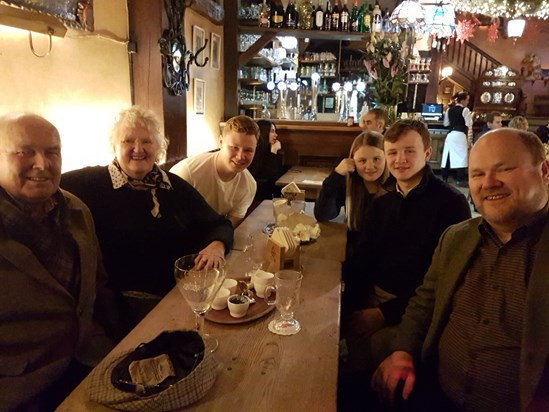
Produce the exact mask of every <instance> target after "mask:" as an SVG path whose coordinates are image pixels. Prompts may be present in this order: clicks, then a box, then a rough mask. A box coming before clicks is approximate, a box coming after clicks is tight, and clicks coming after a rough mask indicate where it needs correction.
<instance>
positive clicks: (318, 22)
mask: <svg viewBox="0 0 549 412" xmlns="http://www.w3.org/2000/svg"><path fill="white" fill-rule="evenodd" d="M321 1H322V0H318V6H317V8H316V10H315V13H314V19H313V21H314V28H315V30H324V10H322V6H321V5H320V2H321Z"/></svg>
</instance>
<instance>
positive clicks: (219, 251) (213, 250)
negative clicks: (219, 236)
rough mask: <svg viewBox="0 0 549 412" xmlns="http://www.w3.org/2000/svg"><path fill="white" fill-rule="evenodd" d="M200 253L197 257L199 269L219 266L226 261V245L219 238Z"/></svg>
mask: <svg viewBox="0 0 549 412" xmlns="http://www.w3.org/2000/svg"><path fill="white" fill-rule="evenodd" d="M198 254H199V256H198V258H197V259H196V265H197V267H198V269H212V268H219V267H221V266H223V263H224V262H225V257H224V256H225V245H224V244H223V242H221V241H219V240H214V241H213V242H212V243H210V244H209V245H208V246H206V247H205V248H204V249H202V250H201V251H200V252H198Z"/></svg>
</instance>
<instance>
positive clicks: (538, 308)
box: [393, 218, 549, 411]
mask: <svg viewBox="0 0 549 412" xmlns="http://www.w3.org/2000/svg"><path fill="white" fill-rule="evenodd" d="M480 220H481V218H475V219H470V220H467V221H465V222H462V223H458V224H456V225H454V226H451V227H449V228H448V229H447V230H446V232H445V233H444V234H443V235H442V237H441V238H440V242H439V245H438V247H437V249H436V250H435V253H434V255H433V261H432V264H431V267H430V268H429V271H428V272H427V274H426V276H425V280H424V283H423V285H421V286H420V287H419V288H418V289H417V291H416V295H415V296H414V297H413V298H412V299H411V300H410V302H409V305H408V307H407V309H406V313H405V314H404V317H403V319H402V323H401V325H400V327H399V329H398V332H397V336H396V338H395V341H394V344H393V349H394V350H403V351H406V352H408V353H410V354H411V355H412V356H413V357H414V359H415V360H416V365H417V364H418V361H419V362H422V363H423V364H427V365H433V364H434V363H436V359H437V351H438V343H439V339H440V336H441V333H442V332H443V330H444V327H445V326H446V324H447V320H448V318H449V315H450V311H451V306H452V299H453V295H454V293H455V292H456V290H457V288H458V286H459V285H460V283H461V280H462V278H463V276H465V274H466V272H467V268H468V267H469V265H470V261H471V259H472V257H473V254H474V252H475V250H476V249H477V246H478V245H479V243H480V233H479V231H478V225H479V223H480ZM539 242H540V243H539V249H538V251H537V254H536V258H535V261H534V264H533V267H532V273H531V275H530V279H529V282H528V292H527V298H526V307H525V311H526V312H525V316H524V330H523V334H522V345H521V356H520V405H521V411H538V410H539V411H541V410H548V409H545V408H547V407H548V406H549V402H548V394H549V362H548V361H547V359H548V354H549V222H548V223H547V224H546V225H545V227H544V229H543V232H542V235H541V237H540V240H539ZM433 362H434V363H433Z"/></svg>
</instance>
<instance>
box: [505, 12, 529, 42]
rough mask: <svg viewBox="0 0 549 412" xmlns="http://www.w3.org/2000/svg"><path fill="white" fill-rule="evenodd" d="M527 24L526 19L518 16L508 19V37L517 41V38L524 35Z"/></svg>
mask: <svg viewBox="0 0 549 412" xmlns="http://www.w3.org/2000/svg"><path fill="white" fill-rule="evenodd" d="M525 26H526V20H525V19H521V18H516V19H509V20H507V37H509V38H510V39H514V40H515V41H517V39H518V38H519V37H521V36H522V33H523V32H524V27H525Z"/></svg>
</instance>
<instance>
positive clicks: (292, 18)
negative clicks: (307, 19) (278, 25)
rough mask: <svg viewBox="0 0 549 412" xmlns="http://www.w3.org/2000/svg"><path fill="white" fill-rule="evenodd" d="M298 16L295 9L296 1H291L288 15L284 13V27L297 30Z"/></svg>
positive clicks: (287, 8) (287, 11)
mask: <svg viewBox="0 0 549 412" xmlns="http://www.w3.org/2000/svg"><path fill="white" fill-rule="evenodd" d="M297 19H298V14H297V10H296V8H295V0H290V2H289V3H288V7H286V13H284V27H288V28H289V29H295V28H296V27H297Z"/></svg>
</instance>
